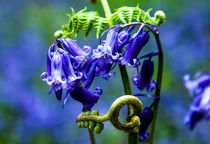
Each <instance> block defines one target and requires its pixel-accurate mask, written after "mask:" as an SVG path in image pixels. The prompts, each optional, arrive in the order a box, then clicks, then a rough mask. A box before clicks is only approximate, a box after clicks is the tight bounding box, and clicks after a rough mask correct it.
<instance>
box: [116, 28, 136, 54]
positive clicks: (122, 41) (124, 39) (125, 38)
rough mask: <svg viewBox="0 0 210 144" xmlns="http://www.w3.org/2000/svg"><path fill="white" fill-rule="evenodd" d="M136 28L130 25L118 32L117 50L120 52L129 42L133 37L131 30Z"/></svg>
mask: <svg viewBox="0 0 210 144" xmlns="http://www.w3.org/2000/svg"><path fill="white" fill-rule="evenodd" d="M134 28H135V26H130V27H129V28H128V29H127V30H124V31H121V32H120V33H119V34H118V40H117V47H116V48H115V52H119V51H120V50H121V49H122V48H123V47H124V46H125V45H126V44H127V43H128V42H129V39H130V37H131V34H130V32H131V31H132V30H133V29H134Z"/></svg>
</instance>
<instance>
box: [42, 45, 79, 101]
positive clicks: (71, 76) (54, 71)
mask: <svg viewBox="0 0 210 144" xmlns="http://www.w3.org/2000/svg"><path fill="white" fill-rule="evenodd" d="M81 78H82V74H81V73H75V71H74V69H73V67H72V65H71V61H70V57H69V56H68V53H67V52H65V51H64V50H62V49H60V48H58V47H57V43H55V44H52V45H51V46H50V48H49V51H48V54H47V72H43V73H42V74H41V79H42V80H43V81H46V82H47V84H48V85H50V90H49V94H50V93H51V92H52V91H53V90H54V91H55V95H56V97H57V99H58V100H61V98H62V89H63V88H64V89H65V90H69V89H70V88H72V87H75V86H77V85H78V83H77V80H79V79H81Z"/></svg>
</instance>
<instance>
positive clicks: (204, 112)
mask: <svg viewBox="0 0 210 144" xmlns="http://www.w3.org/2000/svg"><path fill="white" fill-rule="evenodd" d="M184 81H185V86H186V88H187V89H188V91H189V92H190V94H191V95H193V96H194V99H193V103H192V104H191V106H190V111H189V112H188V115H187V116H186V117H185V120H184V122H185V124H186V125H188V126H189V128H190V129H191V130H193V129H194V128H195V126H196V124H197V123H198V122H199V121H201V120H208V119H210V75H209V74H203V75H199V76H197V77H196V78H195V80H190V76H189V75H185V76H184Z"/></svg>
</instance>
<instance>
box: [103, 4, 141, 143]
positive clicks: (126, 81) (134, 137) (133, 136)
mask: <svg viewBox="0 0 210 144" xmlns="http://www.w3.org/2000/svg"><path fill="white" fill-rule="evenodd" d="M100 1H101V4H102V6H103V9H104V12H105V16H106V18H107V20H108V25H109V27H112V26H113V22H112V20H111V19H110V17H111V10H110V8H109V4H108V2H107V0H100ZM119 69H120V73H121V78H122V82H123V87H124V92H125V94H126V95H132V90H131V86H130V82H129V77H128V73H127V70H126V67H125V66H124V65H119ZM132 111H133V109H132V107H131V106H129V105H128V121H129V120H130V116H131V114H132ZM137 138H138V135H137V134H136V133H129V134H128V144H137V143H138V140H137Z"/></svg>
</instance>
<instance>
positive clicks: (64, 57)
mask: <svg viewBox="0 0 210 144" xmlns="http://www.w3.org/2000/svg"><path fill="white" fill-rule="evenodd" d="M100 2H101V4H102V7H103V9H104V13H105V17H101V16H100V15H99V13H98V12H97V11H86V10H87V9H86V8H84V9H82V10H80V11H78V12H75V11H74V9H73V8H71V11H72V12H71V14H67V16H68V17H69V22H68V24H65V25H62V27H61V29H60V30H58V31H56V32H55V33H54V36H55V37H56V38H57V39H56V42H55V43H54V44H53V45H52V46H51V47H50V48H49V51H48V55H47V66H48V72H47V73H44V74H45V75H42V77H41V78H42V79H43V80H45V81H46V80H48V81H49V82H48V84H49V85H51V87H52V88H51V89H52V90H53V89H54V90H55V92H57V91H58V90H60V91H61V90H65V91H67V93H66V96H65V98H64V104H65V102H66V100H67V97H68V94H69V95H71V97H72V98H73V99H75V100H77V101H79V102H81V103H82V104H83V112H82V113H81V114H80V115H79V116H78V118H77V125H78V127H79V128H88V131H89V135H90V139H91V143H92V144H95V143H96V142H95V138H94V132H95V133H97V134H100V133H101V132H102V130H103V129H104V124H103V122H105V121H110V122H111V123H112V125H113V126H114V127H115V128H117V129H119V130H123V131H124V132H126V133H128V143H129V144H137V143H139V127H140V118H141V120H142V117H141V114H142V111H143V104H142V103H141V101H140V100H139V99H138V98H137V97H135V96H133V93H132V90H131V85H130V82H129V77H128V73H127V69H126V65H125V64H128V65H129V66H132V67H134V68H137V71H138V67H139V65H140V60H141V59H143V58H148V60H145V63H146V62H147V63H148V64H150V62H151V61H150V60H151V58H152V57H153V56H156V55H158V73H157V79H156V80H157V81H155V82H154V83H151V78H152V75H153V69H154V68H153V67H154V64H153V62H151V64H150V65H148V66H144V68H142V69H143V70H145V68H146V69H147V70H145V71H143V70H142V72H141V73H140V74H138V76H136V79H135V84H136V85H137V86H138V88H139V89H140V90H143V89H144V88H145V87H146V88H147V90H148V91H149V92H151V91H152V90H153V89H154V88H155V93H154V96H153V97H158V98H157V99H154V102H153V103H152V105H151V106H150V109H149V110H151V112H152V113H153V116H152V117H153V120H152V118H151V119H150V122H151V129H150V140H149V143H151V144H152V143H153V142H154V133H155V124H156V118H157V113H158V103H159V97H160V90H161V83H162V73H163V51H162V47H161V42H160V39H159V30H158V28H157V26H160V25H161V24H162V23H164V22H165V20H166V16H165V14H164V12H163V11H160V10H158V11H156V12H155V14H154V16H150V11H151V10H152V9H148V10H147V11H144V10H142V9H140V8H139V6H138V5H137V6H136V7H127V6H123V7H120V8H118V9H116V10H115V12H114V13H111V10H110V8H109V5H108V2H107V0H100ZM107 26H108V27H109V29H108V30H106V31H104V29H105V27H107ZM136 27H139V29H138V31H137V32H136V33H135V34H133V35H131V31H133V30H134V29H135V28H136ZM93 28H94V29H95V30H96V37H97V38H99V37H100V45H98V48H97V49H94V50H93V55H92V56H91V57H88V54H89V53H90V52H91V48H90V47H88V46H84V47H83V49H82V48H80V47H79V46H78V45H77V44H76V42H74V40H72V39H71V38H72V37H77V35H78V33H79V32H80V30H82V31H84V38H85V39H86V38H87V36H88V34H89V32H90V31H91V30H92V29H93ZM145 28H146V29H147V31H145ZM124 29H127V30H124ZM102 32H103V33H102ZM105 32H108V34H107V38H106V41H105V42H102V36H103V35H104V33H105ZM149 32H152V34H153V35H154V37H155V39H156V43H157V46H158V52H157V53H154V52H152V53H150V54H148V55H146V56H143V57H140V58H139V57H138V56H139V53H140V51H141V49H142V48H143V47H144V45H145V44H146V43H147V42H148V40H149V34H148V33H149ZM101 33H102V34H101ZM100 34H101V36H100ZM127 44H128V47H127V49H126V52H125V53H124V54H123V53H122V51H123V47H125V45H127ZM56 56H57V57H59V58H57V57H56ZM117 63H118V64H119V69H120V74H121V78H122V83H123V87H124V93H125V96H121V97H119V98H118V99H116V100H115V101H114V102H113V103H112V105H111V107H110V109H109V111H108V113H107V114H106V115H104V114H101V115H99V112H98V111H97V110H93V111H91V108H92V107H93V106H94V105H95V104H96V102H97V101H98V100H99V98H100V96H101V94H102V89H101V88H99V87H97V88H96V90H95V91H94V92H91V91H89V90H88V89H89V87H90V86H91V84H92V82H93V79H94V77H95V76H99V75H101V76H103V78H105V79H109V78H110V77H111V73H110V71H111V70H112V69H113V68H114V67H115V65H114V64H117ZM55 64H57V65H55ZM113 65H114V66H113ZM145 65H146V64H145ZM150 67H151V68H150ZM148 68H150V75H149V76H148V77H147V74H148V73H147V72H148ZM63 73H64V74H63ZM140 75H144V77H145V78H139V77H140ZM51 78H54V79H53V80H54V81H53V82H51ZM61 82H62V85H61V84H60V83H61ZM58 84H60V85H58ZM151 84H153V85H152V86H153V88H150V85H151ZM58 88H59V89H58ZM59 94H60V95H62V93H59ZM57 95H58V93H57ZM57 95H56V96H57ZM60 95H59V100H61V98H62V97H61V96H60ZM143 95H144V94H143ZM144 96H145V95H144ZM146 96H147V95H146ZM148 97H149V95H148ZM124 105H127V118H126V120H127V123H121V122H119V120H118V116H119V111H120V109H121V108H122V107H123V106H124ZM146 120H147V119H146V118H144V121H146ZM150 122H149V124H150ZM149 124H148V125H147V126H145V127H147V128H148V127H149ZM144 132H146V129H144V131H142V133H144ZM142 133H141V134H142Z"/></svg>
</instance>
